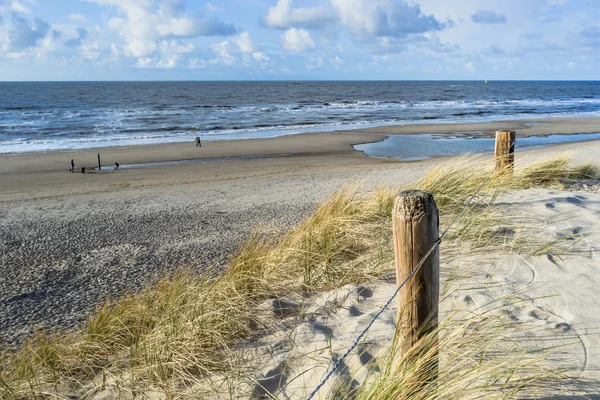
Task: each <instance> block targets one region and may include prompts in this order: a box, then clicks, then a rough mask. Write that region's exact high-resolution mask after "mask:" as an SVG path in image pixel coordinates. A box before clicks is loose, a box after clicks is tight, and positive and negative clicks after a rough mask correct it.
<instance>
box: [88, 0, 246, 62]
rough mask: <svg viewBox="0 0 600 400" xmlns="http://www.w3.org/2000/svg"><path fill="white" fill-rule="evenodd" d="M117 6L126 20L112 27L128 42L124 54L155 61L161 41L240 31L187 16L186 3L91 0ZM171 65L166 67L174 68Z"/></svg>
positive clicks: (215, 20) (118, 19) (217, 21)
mask: <svg viewBox="0 0 600 400" xmlns="http://www.w3.org/2000/svg"><path fill="white" fill-rule="evenodd" d="M88 1H91V2H94V3H99V4H103V5H109V6H114V7H117V9H118V10H119V11H120V12H121V14H123V17H115V18H112V19H111V20H110V21H109V26H110V27H111V28H113V29H115V30H117V31H118V32H119V33H120V35H121V36H122V37H123V38H124V39H125V42H126V43H125V45H124V46H123V50H124V53H125V54H126V55H130V56H132V57H136V58H141V59H144V61H143V62H142V63H141V65H144V66H145V65H147V64H148V63H147V60H145V59H147V58H152V59H154V58H155V57H156V56H157V55H156V54H155V53H156V52H157V51H158V50H159V48H160V45H161V41H164V40H170V39H175V38H193V37H199V36H212V35H215V36H220V35H223V36H225V35H229V34H232V33H235V31H236V28H235V27H234V26H233V25H232V24H227V23H225V22H223V21H221V20H220V19H218V18H208V19H202V18H193V17H190V16H188V15H187V13H186V10H185V3H184V2H183V1H182V0H161V1H157V0H88ZM171 64H172V63H170V62H168V63H166V65H171Z"/></svg>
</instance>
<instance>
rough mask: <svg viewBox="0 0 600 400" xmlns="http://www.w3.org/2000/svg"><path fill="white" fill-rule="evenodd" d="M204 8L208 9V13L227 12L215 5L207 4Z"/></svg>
mask: <svg viewBox="0 0 600 400" xmlns="http://www.w3.org/2000/svg"><path fill="white" fill-rule="evenodd" d="M204 7H206V9H207V10H208V11H210V12H222V11H225V10H224V9H222V8H221V7H219V6H218V5H216V4H213V3H206V4H205V5H204Z"/></svg>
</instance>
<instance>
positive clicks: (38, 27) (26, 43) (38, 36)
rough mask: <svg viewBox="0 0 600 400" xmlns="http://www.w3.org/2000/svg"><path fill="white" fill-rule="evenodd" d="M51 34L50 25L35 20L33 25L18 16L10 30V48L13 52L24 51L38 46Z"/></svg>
mask: <svg viewBox="0 0 600 400" xmlns="http://www.w3.org/2000/svg"><path fill="white" fill-rule="evenodd" d="M49 32H50V24H48V23H47V22H46V21H44V20H42V19H40V18H35V19H34V21H33V24H32V23H31V22H29V21H28V20H26V19H25V18H22V17H20V16H18V15H16V14H13V21H12V24H11V26H10V28H9V30H8V47H9V49H10V50H11V51H22V50H25V49H28V48H30V47H35V46H37V44H38V42H39V41H41V40H42V39H44V38H45V37H46V36H47V35H48V33H49Z"/></svg>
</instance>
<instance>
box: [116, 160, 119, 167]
mask: <svg viewBox="0 0 600 400" xmlns="http://www.w3.org/2000/svg"><path fill="white" fill-rule="evenodd" d="M115 169H119V163H118V162H116V161H115Z"/></svg>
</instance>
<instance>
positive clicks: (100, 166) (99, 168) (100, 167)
mask: <svg viewBox="0 0 600 400" xmlns="http://www.w3.org/2000/svg"><path fill="white" fill-rule="evenodd" d="M101 169H102V165H100V153H98V170H101Z"/></svg>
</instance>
